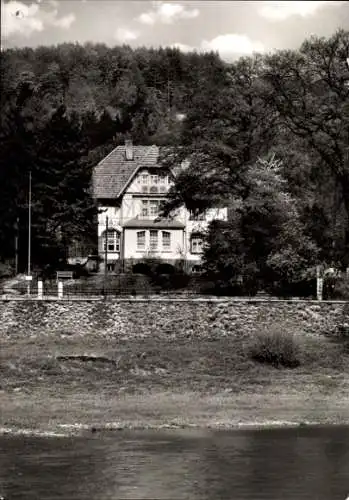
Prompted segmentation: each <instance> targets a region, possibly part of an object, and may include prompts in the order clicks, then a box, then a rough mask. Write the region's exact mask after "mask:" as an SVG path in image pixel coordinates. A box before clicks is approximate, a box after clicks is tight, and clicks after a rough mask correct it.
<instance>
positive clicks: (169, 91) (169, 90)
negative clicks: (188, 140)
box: [167, 78, 171, 124]
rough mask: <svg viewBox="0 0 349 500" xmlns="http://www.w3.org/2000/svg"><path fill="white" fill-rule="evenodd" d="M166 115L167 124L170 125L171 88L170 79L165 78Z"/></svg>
mask: <svg viewBox="0 0 349 500" xmlns="http://www.w3.org/2000/svg"><path fill="white" fill-rule="evenodd" d="M167 113H168V123H169V124H170V120H171V87H170V79H169V78H167Z"/></svg>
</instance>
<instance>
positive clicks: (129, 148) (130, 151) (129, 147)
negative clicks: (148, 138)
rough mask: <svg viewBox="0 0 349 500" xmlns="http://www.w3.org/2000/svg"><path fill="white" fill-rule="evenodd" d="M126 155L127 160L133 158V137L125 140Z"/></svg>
mask: <svg viewBox="0 0 349 500" xmlns="http://www.w3.org/2000/svg"><path fill="white" fill-rule="evenodd" d="M125 156H126V160H133V144H132V139H126V140H125Z"/></svg>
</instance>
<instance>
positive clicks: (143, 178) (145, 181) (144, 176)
mask: <svg viewBox="0 0 349 500" xmlns="http://www.w3.org/2000/svg"><path fill="white" fill-rule="evenodd" d="M140 181H141V184H142V185H143V186H147V185H148V181H149V175H148V174H142V175H141V176H140Z"/></svg>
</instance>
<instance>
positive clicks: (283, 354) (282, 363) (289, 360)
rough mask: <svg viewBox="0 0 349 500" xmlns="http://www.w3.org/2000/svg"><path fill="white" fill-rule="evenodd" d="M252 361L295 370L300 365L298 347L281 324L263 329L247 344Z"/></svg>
mask: <svg viewBox="0 0 349 500" xmlns="http://www.w3.org/2000/svg"><path fill="white" fill-rule="evenodd" d="M248 352H249V355H250V357H251V358H252V359H254V360H255V361H258V362H260V363H267V364H270V365H273V366H275V367H277V368H278V367H285V368H295V367H297V366H299V364H300V355H301V352H300V345H299V342H298V341H297V340H296V339H295V337H294V335H293V333H291V332H290V331H289V330H288V329H287V328H285V327H284V325H282V324H274V325H270V326H265V327H263V328H262V329H261V330H260V331H259V332H258V333H256V334H255V335H254V337H253V338H252V339H251V341H250V342H249V344H248Z"/></svg>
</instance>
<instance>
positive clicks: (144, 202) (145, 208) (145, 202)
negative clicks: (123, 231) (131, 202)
mask: <svg viewBox="0 0 349 500" xmlns="http://www.w3.org/2000/svg"><path fill="white" fill-rule="evenodd" d="M148 215H149V214H148V200H142V217H148Z"/></svg>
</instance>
